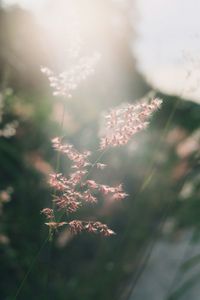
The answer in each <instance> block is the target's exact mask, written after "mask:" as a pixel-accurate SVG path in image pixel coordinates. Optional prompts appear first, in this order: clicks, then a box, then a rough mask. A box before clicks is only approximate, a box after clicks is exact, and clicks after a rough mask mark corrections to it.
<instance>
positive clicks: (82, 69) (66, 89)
mask: <svg viewBox="0 0 200 300" xmlns="http://www.w3.org/2000/svg"><path fill="white" fill-rule="evenodd" d="M99 58H100V55H99V54H98V53H95V54H94V55H93V56H91V57H81V58H80V59H79V61H78V62H77V64H75V65H74V66H72V67H71V68H70V69H69V70H68V71H64V72H62V73H60V74H58V75H55V74H54V72H53V71H52V70H50V69H49V68H46V67H41V72H42V73H44V74H46V75H47V77H48V79H49V83H50V86H51V87H52V88H53V89H54V92H53V95H54V96H66V97H67V98H71V97H72V92H73V91H74V90H76V89H77V87H78V85H79V84H80V83H81V82H82V81H84V80H85V79H86V78H87V77H88V76H89V75H91V74H92V73H93V72H94V67H95V65H96V64H97V62H98V60H99Z"/></svg>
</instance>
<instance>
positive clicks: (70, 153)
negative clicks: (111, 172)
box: [42, 138, 127, 236]
mask: <svg viewBox="0 0 200 300" xmlns="http://www.w3.org/2000/svg"><path fill="white" fill-rule="evenodd" d="M53 147H54V148H55V149H56V150H57V151H59V152H62V153H63V154H64V155H66V156H67V157H68V159H70V161H71V162H72V165H71V169H72V170H73V171H72V172H71V174H69V176H68V177H65V176H63V175H62V174H55V173H54V174H51V175H50V180H49V184H50V186H52V187H53V189H55V190H56V191H57V193H56V194H55V195H54V198H53V202H54V203H55V206H56V209H57V210H58V211H63V213H65V214H70V213H74V212H76V211H77V210H78V209H79V208H80V207H81V206H82V205H83V203H91V204H92V203H96V202H97V201H98V199H97V196H98V194H99V193H101V194H102V195H104V196H107V195H109V196H110V197H111V198H112V199H113V200H122V199H124V198H125V197H127V194H126V193H124V191H123V188H122V185H121V184H120V185H118V186H115V187H111V186H108V185H104V184H99V183H97V182H96V181H94V180H92V179H88V176H89V170H90V168H91V167H94V166H96V167H97V168H99V169H100V170H101V169H103V168H105V167H106V165H104V164H100V163H96V164H92V163H90V161H89V156H90V154H91V153H90V152H89V151H85V152H83V153H80V152H79V151H77V150H76V149H75V148H74V147H73V146H72V145H70V144H62V143H61V140H60V139H59V138H55V139H53ZM42 213H43V214H44V215H45V216H46V218H47V219H48V220H50V222H48V223H46V225H48V226H49V227H50V228H54V229H57V228H58V227H61V226H63V225H68V226H69V229H70V230H71V231H72V232H73V233H79V232H82V231H88V232H94V233H96V232H100V233H102V234H103V235H105V236H109V235H111V234H114V232H113V231H112V230H111V229H109V228H108V227H107V225H105V224H102V223H100V222H90V221H89V222H86V221H79V220H73V221H70V222H56V221H55V215H54V213H55V212H54V210H53V209H51V208H44V209H43V210H42Z"/></svg>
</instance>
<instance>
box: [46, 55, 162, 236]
mask: <svg viewBox="0 0 200 300" xmlns="http://www.w3.org/2000/svg"><path fill="white" fill-rule="evenodd" d="M78 52H79V51H78ZM76 58H77V63H75V64H74V66H72V67H71V68H70V69H69V70H68V71H64V72H62V73H60V74H59V75H58V76H56V75H55V74H54V72H53V71H51V70H50V69H48V68H46V67H42V68H41V71H42V72H43V73H45V74H46V75H47V77H48V79H49V82H50V86H51V87H52V88H53V89H54V93H53V94H54V95H55V96H62V97H66V98H71V97H72V93H73V91H74V90H76V89H77V87H78V86H79V84H80V83H81V82H82V81H83V80H85V79H86V78H87V77H88V76H89V75H90V74H92V73H93V71H94V67H95V65H96V63H97V61H98V59H99V55H98V54H94V55H93V56H92V57H89V58H88V57H82V58H81V57H79V58H78V57H77V55H76ZM161 103H162V101H161V100H160V99H157V98H155V99H152V100H151V101H150V102H148V101H145V100H141V101H140V102H138V103H136V104H124V105H122V106H120V107H117V108H115V109H112V110H111V111H110V112H109V113H108V114H105V115H104V122H103V126H102V127H103V130H102V136H101V140H100V149H101V150H104V151H105V149H106V148H108V147H115V146H121V145H125V144H127V143H128V142H129V140H130V139H131V138H132V137H133V135H134V134H136V133H137V132H139V131H141V130H143V129H145V128H146V127H147V125H148V121H149V118H150V117H151V115H152V114H153V113H154V112H155V111H156V110H157V109H159V108H160V106H161ZM52 144H53V148H54V149H55V150H56V151H58V152H60V153H62V154H63V155H65V156H66V157H67V158H68V159H69V160H70V161H71V172H70V173H69V175H68V177H66V176H65V175H63V174H61V173H57V171H56V172H55V173H53V174H51V175H50V180H49V184H50V186H51V187H52V188H53V189H54V191H55V193H54V196H53V205H52V208H44V209H43V210H42V213H43V214H44V215H45V216H46V218H47V222H46V223H45V224H46V225H47V226H49V228H50V230H51V231H52V230H57V229H58V228H60V227H63V226H68V228H69V230H70V231H71V232H72V233H73V234H77V233H80V232H83V231H86V232H90V233H98V232H99V233H101V234H102V235H104V236H110V235H113V234H115V233H114V231H113V230H111V229H109V228H108V226H107V225H106V224H102V223H100V222H97V221H81V220H74V219H72V220H69V221H68V220H67V221H64V222H63V221H61V219H60V220H56V215H57V214H58V213H57V212H62V216H64V215H65V216H68V217H69V216H70V214H72V213H75V212H76V211H77V210H78V209H79V208H80V207H82V206H83V204H84V203H90V204H94V203H97V201H98V198H99V197H100V196H101V197H102V196H104V197H106V198H108V197H109V198H111V199H112V200H116V201H118V200H122V199H124V198H126V197H127V196H128V195H127V194H126V193H125V192H124V191H123V187H122V184H120V185H118V186H114V187H111V186H108V185H104V184H100V183H98V182H96V181H95V180H94V179H93V178H90V175H91V172H90V170H91V169H92V168H95V167H96V168H98V169H100V170H103V169H104V168H105V167H106V165H105V164H102V163H99V162H98V161H97V162H96V163H94V164H92V163H91V162H90V159H89V158H90V155H91V153H90V152H89V151H85V152H83V153H80V152H79V151H77V150H76V149H75V148H74V146H73V145H71V144H63V143H62V139H61V138H54V139H53V140H52Z"/></svg>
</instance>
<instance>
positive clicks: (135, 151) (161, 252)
mask: <svg viewBox="0 0 200 300" xmlns="http://www.w3.org/2000/svg"><path fill="white" fill-rule="evenodd" d="M199 10H200V3H199V1H197V0H191V1H190V2H189V1H187V0H173V1H172V0H168V1H166V0H95V1H92V0H84V1H81V0H73V1H69V0H57V1H53V0H38V1H36V0H34V1H33V0H4V1H0V122H1V124H0V125H1V127H0V299H5V300H10V299H13V300H14V299H23V300H24V299H38V300H40V299H41V300H42V299H56V300H57V299H58V300H59V299H60V300H62V299H69V300H80V299H81V300H111V299H116V300H118V299H120V300H127V299H129V300H145V299H148V300H151V299H152V300H169V299H185V300H186V299H189V298H190V299H193V300H197V299H199V295H200V285H199V282H200V240H199V239H200V235H199V230H200V197H199V196H200V173H199V170H200V152H199V150H200V129H199V126H200V105H199V103H200V100H199V99H200V89H199V80H200V73H199V66H200V57H199V53H200V52H199V50H200V39H199V34H200V33H199V29H200V20H199V16H198V12H199ZM77 32H78V33H79V32H80V37H81V39H80V37H79V34H78V33H77ZM72 41H75V42H74V45H72V44H71V42H72ZM73 46H74V47H75V48H73ZM70 47H72V48H73V54H74V56H75V57H73V59H76V55H75V54H76V51H78V52H79V51H80V49H81V54H82V55H83V56H91V55H93V53H96V52H98V53H100V55H101V58H100V61H99V63H98V64H97V66H96V67H95V71H94V74H93V75H92V76H91V77H89V78H88V79H87V80H86V81H84V82H83V83H81V85H80V86H79V88H78V89H77V90H76V91H75V92H74V94H73V98H72V99H71V100H67V103H66V106H67V112H66V116H65V122H64V134H65V136H66V140H67V141H69V142H70V143H73V144H74V145H75V146H76V147H77V148H78V149H80V150H83V149H89V150H91V151H95V150H96V149H98V147H99V134H98V132H99V125H100V119H101V115H102V113H103V112H104V111H105V110H107V109H109V108H111V107H114V106H117V105H119V104H121V103H124V102H130V103H134V102H136V101H137V100H138V99H140V98H142V97H146V98H151V97H153V96H158V97H160V98H162V99H163V105H162V108H161V110H160V111H158V112H156V113H155V115H154V116H153V118H152V119H151V122H150V126H149V128H148V129H147V130H145V131H143V132H141V133H139V134H138V135H135V136H134V138H133V139H132V140H131V141H130V143H129V144H128V145H127V146H125V147H121V148H113V149H110V150H109V151H108V152H107V153H106V154H105V155H104V156H103V158H102V160H101V162H102V163H106V164H108V165H109V168H108V171H105V172H104V173H103V175H101V176H100V178H99V179H100V180H101V179H102V180H104V182H105V183H108V184H110V185H115V184H118V183H120V182H123V184H124V189H125V191H126V192H127V193H128V194H129V197H128V198H127V199H125V200H124V201H122V202H120V203H119V202H118V203H113V202H109V201H105V202H103V201H100V203H99V204H98V205H97V206H94V207H90V206H87V207H85V208H83V209H81V211H80V212H79V213H78V214H77V215H75V217H76V218H80V219H82V218H88V217H90V216H92V218H93V217H94V216H95V217H96V218H97V219H98V220H100V221H102V222H105V223H107V224H109V226H110V227H111V228H112V229H113V230H114V231H115V232H116V233H117V234H116V235H115V236H113V237H110V238H105V237H101V236H98V235H94V236H93V235H91V234H90V235H89V234H82V235H78V236H72V235H71V234H70V233H69V232H68V231H67V230H63V231H61V232H60V233H59V234H58V235H56V236H55V239H54V240H53V241H52V242H47V243H46V242H44V241H45V240H46V238H47V236H48V229H47V228H46V226H45V225H44V222H45V220H44V217H43V216H42V215H41V214H40V211H41V209H43V208H44V207H48V206H49V205H50V203H51V198H52V196H51V190H50V188H49V186H48V184H47V181H48V176H49V173H51V172H52V171H53V170H54V169H55V165H56V153H55V152H54V151H53V149H52V146H51V139H52V138H53V137H55V136H59V135H60V134H61V126H60V122H61V116H62V106H63V99H59V98H56V97H54V96H53V95H52V89H51V88H50V87H49V84H48V80H47V78H45V76H44V74H41V72H40V68H41V66H47V67H49V68H51V69H53V70H54V71H55V72H57V73H59V72H62V71H64V70H67V68H68V67H69V66H70V65H71V63H72V62H71V60H70V59H71V58H70V57H71V53H70V51H71V48H70ZM76 47H78V49H77V48H76ZM61 171H62V172H64V173H67V171H68V165H67V162H66V161H65V159H64V158H63V159H62V164H61ZM94 176H97V177H98V176H99V174H94Z"/></svg>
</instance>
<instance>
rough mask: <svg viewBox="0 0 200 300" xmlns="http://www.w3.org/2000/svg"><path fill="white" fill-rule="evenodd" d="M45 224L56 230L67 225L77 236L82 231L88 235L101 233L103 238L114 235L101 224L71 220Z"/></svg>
mask: <svg viewBox="0 0 200 300" xmlns="http://www.w3.org/2000/svg"><path fill="white" fill-rule="evenodd" d="M45 224H46V225H47V226H49V227H50V228H51V229H58V228H59V227H62V226H64V225H68V226H69V230H70V231H71V233H72V234H78V233H81V232H83V231H85V232H89V233H101V234H102V235H103V236H110V235H113V234H115V233H114V231H113V230H111V229H109V228H108V226H107V225H106V224H103V223H101V222H91V221H80V220H73V221H71V222H48V223H45Z"/></svg>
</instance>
